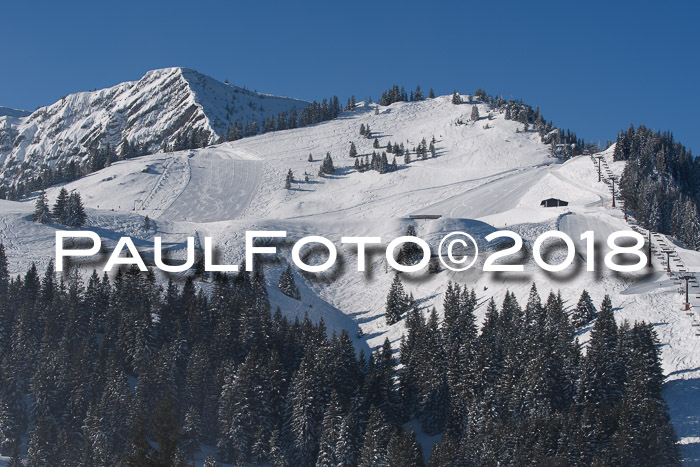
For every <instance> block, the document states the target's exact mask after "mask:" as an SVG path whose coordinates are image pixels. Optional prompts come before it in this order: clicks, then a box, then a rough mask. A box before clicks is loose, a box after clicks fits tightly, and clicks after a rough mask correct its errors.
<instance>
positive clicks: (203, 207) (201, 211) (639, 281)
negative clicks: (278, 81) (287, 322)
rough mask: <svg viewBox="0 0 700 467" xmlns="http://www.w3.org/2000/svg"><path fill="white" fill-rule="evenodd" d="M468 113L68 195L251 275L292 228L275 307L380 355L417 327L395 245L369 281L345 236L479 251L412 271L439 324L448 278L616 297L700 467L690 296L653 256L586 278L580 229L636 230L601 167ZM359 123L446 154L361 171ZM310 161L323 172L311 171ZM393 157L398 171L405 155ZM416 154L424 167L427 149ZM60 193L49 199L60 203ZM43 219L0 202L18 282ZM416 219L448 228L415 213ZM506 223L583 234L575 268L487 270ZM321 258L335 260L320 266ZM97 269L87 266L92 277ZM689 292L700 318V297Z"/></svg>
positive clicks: (130, 169)
mask: <svg viewBox="0 0 700 467" xmlns="http://www.w3.org/2000/svg"><path fill="white" fill-rule="evenodd" d="M104 92H106V91H104ZM83 98H87V97H83ZM75 99H78V97H75ZM266 105H267V104H266ZM471 105H472V104H462V105H453V104H451V102H450V96H443V97H438V98H436V99H430V100H426V101H423V102H411V103H395V104H393V105H391V106H388V107H378V109H379V113H378V115H375V108H377V106H376V105H375V104H362V105H360V107H359V108H358V109H357V110H355V111H352V112H346V113H343V114H342V115H341V116H340V117H339V118H338V119H335V120H333V121H329V122H325V123H322V124H317V125H313V126H310V127H306V128H300V129H295V130H286V131H282V132H273V133H268V134H265V135H260V136H256V137H252V138H246V139H243V140H239V141H236V142H232V143H224V144H219V145H215V146H210V147H209V148H206V149H201V150H195V151H185V152H177V153H159V154H155V155H151V156H145V157H141V158H136V159H132V160H128V161H123V162H119V163H115V164H113V165H112V166H111V167H108V168H106V169H104V170H101V171H99V172H96V173H93V174H91V175H89V176H87V177H84V178H82V179H79V180H76V181H74V182H72V183H70V184H68V185H67V186H66V188H68V189H69V190H73V189H75V190H78V191H79V192H80V193H81V195H82V196H83V200H84V202H85V204H86V206H87V208H88V209H87V211H88V215H89V228H90V229H93V230H95V231H97V232H98V233H100V235H101V236H102V237H103V238H104V239H105V242H107V243H110V244H114V243H115V241H116V239H117V238H118V237H120V236H124V235H128V236H131V237H132V238H134V239H135V242H136V244H137V245H138V246H140V247H143V248H145V249H146V250H148V249H149V248H152V244H153V237H154V236H156V235H159V236H162V237H163V241H164V242H165V243H167V244H169V245H170V246H172V247H173V256H175V257H177V256H178V255H180V256H182V257H184V246H185V239H186V237H187V236H193V235H197V236H199V238H200V239H201V237H202V236H211V237H213V239H214V244H215V246H216V248H217V251H218V253H219V260H220V261H221V262H226V263H231V264H238V263H240V262H241V261H242V259H243V257H244V237H245V231H247V230H286V231H287V232H288V238H287V239H286V240H285V241H282V242H278V243H276V245H277V246H278V248H279V252H278V254H277V256H276V260H272V261H269V262H267V264H266V269H265V274H266V278H267V281H268V286H269V290H270V293H271V301H272V304H273V306H280V308H281V309H282V310H283V312H285V313H286V314H287V315H289V316H303V314H304V313H309V315H310V317H312V318H313V319H320V318H321V317H323V319H324V320H325V322H326V324H327V326H328V328H329V331H337V330H339V329H348V330H349V331H350V334H351V335H353V336H358V337H357V338H356V342H357V343H358V344H359V345H361V346H363V347H365V348H376V347H377V346H380V345H381V344H382V342H383V341H384V339H385V338H389V339H390V341H391V342H392V343H393V344H394V346H395V347H398V343H399V340H400V338H401V335H402V333H403V332H404V321H400V322H399V323H396V324H395V325H393V326H387V324H386V321H385V319H384V305H385V299H386V294H387V292H388V290H389V285H390V283H391V281H392V279H393V273H391V270H390V269H387V265H386V259H385V258H384V256H383V255H384V249H383V248H373V249H369V250H368V254H367V271H366V272H365V273H360V272H357V257H356V250H355V249H354V248H351V247H349V246H343V245H341V243H340V238H341V237H343V236H364V235H366V236H380V237H382V243H383V245H384V246H386V244H387V243H388V242H389V241H390V240H392V239H393V238H395V237H397V236H400V235H403V233H404V232H405V229H406V227H407V226H408V225H409V224H413V225H415V226H416V227H417V231H418V235H419V236H420V237H421V238H423V239H425V240H426V241H428V242H429V243H430V244H431V246H432V247H433V248H436V247H437V244H438V242H439V240H440V238H441V237H442V236H443V235H445V234H446V233H449V232H452V231H457V230H462V231H465V232H468V233H470V234H472V235H473V236H474V237H475V238H476V239H477V242H478V244H479V248H480V255H479V258H478V260H477V262H476V264H475V265H474V267H472V268H471V269H470V270H468V271H465V272H459V273H457V272H450V271H444V270H443V271H442V272H440V273H438V274H434V275H429V274H427V272H421V273H414V274H411V275H404V276H403V279H402V280H403V282H404V287H405V288H406V290H407V291H408V292H410V293H412V294H413V296H414V297H415V299H416V300H417V303H418V304H419V306H420V307H421V309H423V310H424V311H425V312H426V313H427V312H428V311H429V310H430V309H431V308H432V307H436V309H437V310H438V312H439V313H442V299H443V294H444V291H445V288H446V286H447V283H448V281H457V282H459V283H461V284H467V285H468V286H469V287H473V288H474V289H475V290H476V293H477V296H478V299H479V304H480V306H479V308H478V311H477V313H478V315H479V318H481V317H483V314H484V312H485V308H486V306H485V303H486V302H487V301H488V299H490V298H491V297H494V298H495V299H496V300H497V301H499V302H500V301H502V299H503V296H504V294H505V292H506V291H507V290H510V291H513V292H515V294H516V295H517V297H518V298H519V299H520V301H521V303H523V305H524V302H525V300H526V299H527V295H528V291H529V288H530V286H531V284H532V282H533V281H534V282H536V284H537V287H538V290H539V292H540V295H541V296H542V298H543V299H546V296H547V294H548V293H549V292H550V290H553V291H555V292H556V291H557V290H559V291H561V294H562V296H563V298H564V300H565V303H566V306H567V307H569V309H571V308H572V307H573V306H575V304H576V302H577V301H578V298H579V295H580V294H581V291H582V290H583V289H586V290H588V291H589V293H590V294H591V296H592V298H593V300H594V301H595V303H596V305H598V304H600V302H601V301H602V299H603V296H604V295H605V294H610V295H611V298H612V301H613V304H614V306H615V307H616V316H617V319H618V320H619V321H622V320H628V321H631V322H634V321H641V320H645V321H647V322H651V323H653V324H654V327H655V330H656V332H657V333H658V336H659V339H660V341H661V344H662V347H661V350H662V358H663V368H664V371H665V374H666V375H667V377H668V383H667V387H666V391H665V396H666V398H667V401H668V404H669V406H670V412H671V417H672V421H673V424H674V426H675V428H676V430H677V433H678V436H679V438H680V439H681V443H682V450H683V455H684V457H685V459H686V460H687V461H688V462H694V461H699V460H700V441H699V440H700V399H698V397H697V390H698V386H700V379H699V378H700V347H699V346H698V343H700V336H696V330H695V329H696V328H694V327H692V326H691V324H692V323H693V321H694V320H695V317H693V316H689V315H687V314H686V312H684V311H681V303H682V298H681V296H680V295H679V293H678V289H679V285H678V284H676V283H674V281H673V280H671V279H669V278H668V276H667V275H666V274H665V272H664V268H663V266H662V265H661V264H659V263H658V262H657V261H656V258H654V261H655V263H654V267H653V268H652V269H650V270H646V271H644V272H643V273H638V274H625V275H621V274H615V273H612V272H611V271H607V270H605V268H604V267H603V266H602V264H600V262H601V261H600V258H598V263H599V264H597V267H598V271H597V272H587V271H586V265H587V262H588V261H590V260H591V259H590V258H587V257H586V251H585V246H584V244H583V242H582V241H580V240H579V236H580V234H581V233H582V232H584V231H587V230H592V231H594V233H595V235H596V239H597V241H600V242H601V243H602V245H603V246H602V247H601V248H602V249H601V252H602V253H605V251H606V247H605V239H606V237H607V235H609V234H610V233H611V232H614V231H618V230H629V229H630V226H629V225H628V224H627V223H626V221H625V220H624V219H623V214H622V212H621V211H620V210H618V209H614V208H612V207H611V202H610V201H611V198H610V194H609V190H608V187H607V185H605V184H604V183H599V182H598V176H597V169H596V167H595V165H594V163H593V162H592V160H591V158H589V157H588V156H580V157H576V158H573V159H571V160H569V161H567V162H566V163H563V164H562V163H560V162H559V161H558V160H556V159H552V158H550V156H549V154H550V151H549V147H548V146H545V145H544V144H542V143H541V142H540V139H539V135H537V133H535V132H522V131H516V130H518V129H519V128H520V127H521V125H519V124H518V123H516V122H513V121H508V120H505V119H504V118H503V115H501V114H498V113H496V114H495V115H494V119H493V120H491V121H489V126H490V127H491V128H489V129H484V123H485V122H486V119H485V118H484V119H482V121H480V122H475V123H468V124H466V125H457V124H456V121H457V120H458V119H462V120H464V121H466V120H468V117H469V115H470V114H471ZM473 105H479V112H480V114H481V115H486V114H487V113H488V112H489V109H488V108H487V106H486V105H484V104H473ZM30 118H31V117H30ZM362 123H364V124H365V125H367V124H369V126H370V128H371V129H372V131H373V132H375V133H377V134H379V139H380V143H381V146H382V148H380V151H381V150H384V149H385V146H386V143H387V142H388V141H391V142H392V143H395V142H398V143H401V142H403V143H404V146H406V147H408V148H411V149H412V148H413V147H414V146H417V145H418V143H419V142H420V140H421V139H422V138H426V140H427V141H430V139H431V138H432V137H433V136H434V137H435V139H436V147H437V157H436V158H434V159H428V160H424V161H415V160H414V161H413V162H411V164H409V165H408V166H407V165H405V164H404V163H403V160H402V159H400V160H398V161H397V163H398V166H399V170H397V171H396V172H392V173H388V174H383V175H380V174H378V173H377V172H366V173H357V172H355V171H354V170H353V168H352V167H353V163H354V160H352V159H351V158H350V157H349V155H348V151H349V146H350V142H351V141H354V142H355V144H356V145H357V149H358V152H359V153H360V155H363V156H364V155H367V154H371V153H372V150H373V148H372V140H368V139H364V138H363V137H361V136H360V135H359V132H358V130H359V127H360V124H362ZM327 152H330V153H331V155H332V157H333V161H334V164H335V167H336V169H337V170H336V172H337V173H336V175H333V176H327V177H325V178H321V177H319V176H318V175H317V174H318V168H319V165H320V161H321V159H322V158H323V156H324V155H325V154H326V153H327ZM309 154H312V157H313V162H308V157H309ZM605 155H606V157H609V159H610V160H609V163H610V164H611V167H612V168H613V171H621V170H622V167H621V166H620V164H619V163H615V164H613V163H612V158H611V151H610V150H609V151H607V152H606V153H605ZM388 156H389V160H390V161H391V158H392V155H391V154H389V155H388ZM411 156H412V158H413V159H415V153H413V152H412V154H411ZM289 169H292V171H293V172H294V175H295V180H296V181H295V183H294V184H293V187H292V189H291V190H285V189H284V179H285V175H286V173H287V171H288V170H289ZM304 172H307V173H309V174H310V180H309V182H305V181H304V176H303V174H304ZM58 189H59V187H53V188H51V189H49V190H47V194H48V197H49V199H50V201H51V202H53V199H54V198H55V196H56V194H57V191H58ZM550 197H555V198H561V199H564V200H566V201H568V202H569V205H568V206H567V207H559V208H542V207H540V206H539V204H540V201H541V200H542V199H545V198H550ZM32 209H33V200H32V199H29V200H26V201H23V202H10V201H0V242H2V243H3V244H4V245H5V247H6V249H7V254H8V257H9V260H10V265H11V267H12V268H13V272H14V273H23V272H24V271H26V269H27V267H28V266H29V265H30V263H31V262H36V263H37V266H38V267H41V266H43V265H45V264H46V263H47V262H48V261H49V260H50V259H51V258H53V255H54V252H55V238H54V232H55V230H56V229H57V228H60V226H58V225H54V224H49V225H38V224H35V223H33V222H32V221H31V212H32ZM418 213H422V214H439V215H441V216H442V217H441V218H439V219H436V220H412V219H410V218H409V217H408V216H409V215H411V214H418ZM146 215H148V216H149V217H150V218H151V219H152V221H153V222H152V229H151V230H149V231H147V230H145V229H144V228H143V218H144V216H146ZM504 228H506V229H508V230H512V231H515V232H517V233H519V234H520V235H521V236H522V237H523V239H524V241H525V245H526V247H527V248H529V249H531V247H532V244H533V242H534V240H535V239H536V238H537V236H538V235H540V234H541V233H543V232H545V231H548V230H557V229H559V230H561V231H563V232H565V233H567V234H569V235H570V236H572V238H573V240H574V243H575V244H576V247H577V253H578V254H577V255H576V260H575V262H574V264H573V265H572V266H571V267H569V268H568V269H567V270H565V271H563V272H562V273H546V272H544V271H542V270H541V269H539V268H538V267H537V266H536V265H535V263H534V261H533V260H532V258H531V255H529V257H527V258H526V259H525V260H524V266H525V272H524V273H499V274H487V273H484V272H482V271H481V268H482V267H483V264H484V260H485V259H486V256H487V255H489V254H490V253H492V251H493V249H492V245H491V246H490V245H489V244H487V242H486V241H485V240H484V237H485V236H486V235H488V234H489V233H491V232H493V231H495V230H499V229H504ZM306 235H323V236H325V237H327V238H328V239H330V240H331V241H333V243H334V244H335V245H337V246H338V250H339V261H338V263H337V264H336V266H335V267H334V268H333V269H332V270H330V271H328V272H327V273H324V274H320V275H305V274H301V271H299V270H295V280H296V282H297V284H298V285H299V288H300V291H301V296H302V298H301V301H297V300H293V299H290V298H289V297H286V296H284V295H283V294H281V293H280V292H279V291H278V290H277V287H276V284H277V280H278V278H279V274H280V273H281V271H282V270H283V268H286V265H287V263H288V262H290V261H291V244H292V243H293V242H294V241H296V240H297V239H299V238H301V237H303V236H306ZM677 250H678V252H679V255H680V256H681V257H682V258H683V259H684V261H685V263H686V264H687V265H688V267H689V268H691V270H698V269H700V268H699V267H698V266H700V253H698V252H691V251H688V250H684V249H682V248H681V247H680V246H677ZM564 256H565V255H564V251H563V249H558V250H555V251H554V252H553V253H552V254H551V255H550V256H549V257H548V261H549V262H551V263H556V262H559V261H561V260H562V259H563V258H564ZM600 256H601V258H602V254H601V255H600ZM324 260H325V255H324V254H323V253H321V254H320V255H315V256H313V257H312V259H311V261H312V262H313V261H316V262H322V261H324ZM92 267H93V264H86V265H85V266H84V269H85V273H86V274H87V273H89V272H91V268H92ZM98 267H99V266H98ZM693 268H695V269H693ZM293 269H294V268H293ZM205 286H206V284H205ZM692 290H693V294H692V295H693V298H692V303H693V304H694V307H695V309H696V310H697V309H698V307H700V297H697V298H696V296H698V295H700V289H697V288H696V289H692ZM360 330H361V331H362V333H361V337H359V334H358V331H360ZM589 331H590V327H589V328H586V329H583V330H581V331H580V335H579V338H580V339H581V341H582V342H584V343H585V342H586V341H587V340H588V333H589Z"/></svg>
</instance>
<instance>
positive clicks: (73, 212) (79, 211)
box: [65, 191, 87, 227]
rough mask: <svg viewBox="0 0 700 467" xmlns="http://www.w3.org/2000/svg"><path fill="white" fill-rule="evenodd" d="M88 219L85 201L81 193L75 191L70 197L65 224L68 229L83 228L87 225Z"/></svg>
mask: <svg viewBox="0 0 700 467" xmlns="http://www.w3.org/2000/svg"><path fill="white" fill-rule="evenodd" d="M86 219H87V215H86V214H85V208H84V207H83V200H82V198H81V197H80V193H78V192H77V191H74V192H72V193H71V194H70V195H69V196H68V202H67V203H66V212H65V224H66V225H67V226H68V227H82V226H83V225H85V220H86Z"/></svg>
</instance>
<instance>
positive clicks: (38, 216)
mask: <svg viewBox="0 0 700 467" xmlns="http://www.w3.org/2000/svg"><path fill="white" fill-rule="evenodd" d="M32 219H33V220H34V222H39V223H41V224H46V223H48V222H51V210H50V209H49V201H48V199H47V198H46V192H45V191H44V190H41V193H39V196H38V197H37V199H36V203H35V205H34V214H33V215H32Z"/></svg>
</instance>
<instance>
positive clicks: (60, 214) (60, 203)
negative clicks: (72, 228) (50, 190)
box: [53, 187, 68, 224]
mask: <svg viewBox="0 0 700 467" xmlns="http://www.w3.org/2000/svg"><path fill="white" fill-rule="evenodd" d="M67 205H68V190H66V188H65V187H63V188H61V191H59V192H58V196H57V197H56V203H54V205H53V218H54V219H56V220H57V221H58V222H60V223H61V224H65V223H66V219H67V214H68V213H67Z"/></svg>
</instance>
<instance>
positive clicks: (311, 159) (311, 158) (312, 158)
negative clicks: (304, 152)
mask: <svg viewBox="0 0 700 467" xmlns="http://www.w3.org/2000/svg"><path fill="white" fill-rule="evenodd" d="M308 161H309V162H313V161H314V156H312V155H311V154H309V159H308Z"/></svg>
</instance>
